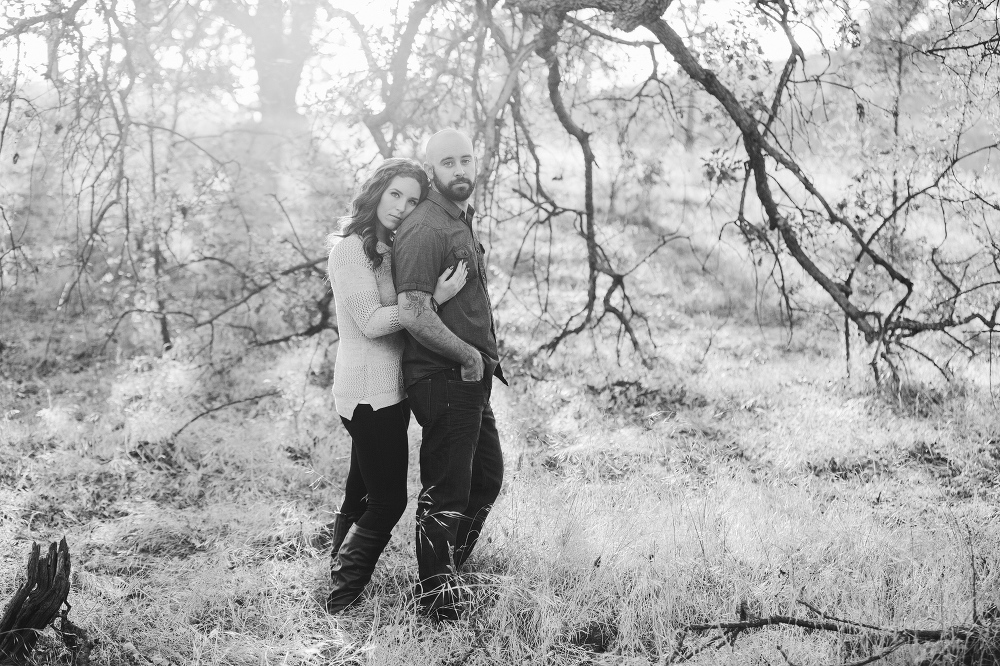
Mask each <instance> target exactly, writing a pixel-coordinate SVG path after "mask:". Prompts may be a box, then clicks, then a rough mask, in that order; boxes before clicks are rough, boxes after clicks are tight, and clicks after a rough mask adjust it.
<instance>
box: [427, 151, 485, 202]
mask: <svg viewBox="0 0 1000 666" xmlns="http://www.w3.org/2000/svg"><path fill="white" fill-rule="evenodd" d="M440 139H441V140H439V141H437V142H436V143H435V145H434V146H433V148H429V150H428V154H427V159H428V163H427V166H429V167H430V168H429V170H428V174H427V175H428V176H430V177H431V181H432V182H433V183H434V189H436V190H437V191H438V192H440V193H441V195H442V196H443V197H445V198H446V199H450V200H451V201H454V202H456V203H462V202H464V201H468V200H469V198H471V197H472V193H473V192H474V191H475V189H476V158H475V157H473V155H472V143H471V142H470V141H469V140H468V139H467V138H466V137H464V136H462V135H460V134H456V135H454V136H447V137H441V138H440Z"/></svg>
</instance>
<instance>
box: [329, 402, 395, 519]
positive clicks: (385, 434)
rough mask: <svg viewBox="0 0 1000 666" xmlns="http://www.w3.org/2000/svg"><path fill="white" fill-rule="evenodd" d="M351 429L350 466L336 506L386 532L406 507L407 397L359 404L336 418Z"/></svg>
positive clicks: (349, 515)
mask: <svg viewBox="0 0 1000 666" xmlns="http://www.w3.org/2000/svg"><path fill="white" fill-rule="evenodd" d="M340 420H341V421H343V423H344V427H346V428H347V432H349V433H350V435H351V441H352V444H351V469H350V471H349V472H348V473H347V484H346V487H345V489H344V503H343V505H341V507H340V512H341V513H342V514H344V515H345V516H346V517H347V518H349V519H351V520H352V521H353V522H357V524H358V525H359V526H360V527H363V528H365V529H366V530H372V531H373V532H382V533H388V532H391V531H392V528H393V527H394V526H395V525H396V523H397V522H399V519H400V517H401V516H402V515H403V512H404V511H406V465H407V454H408V451H407V444H406V428H407V426H409V424H410V406H409V403H407V401H406V400H403V401H402V402H400V403H397V404H395V405H390V406H389V407H384V408H382V409H379V410H372V407H371V405H364V404H362V405H358V406H357V407H355V408H354V415H353V416H352V417H351V419H349V420H348V419H345V418H343V417H341V419H340Z"/></svg>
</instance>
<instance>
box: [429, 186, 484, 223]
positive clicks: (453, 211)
mask: <svg viewBox="0 0 1000 666" xmlns="http://www.w3.org/2000/svg"><path fill="white" fill-rule="evenodd" d="M427 198H428V199H430V200H431V201H433V202H434V203H436V204H437V205H438V206H440V207H441V208H443V209H444V211H445V212H446V213H448V214H449V215H451V216H452V217H453V218H454V219H456V220H460V219H462V215H463V214H464V215H466V219H469V220H471V219H472V218H473V217H474V216H475V215H476V209H475V208H474V207H473V206H472V205H471V204H468V211H465V210H462V209H461V208H459V207H458V204H456V203H455V202H454V201H452V200H451V199H446V198H445V197H444V195H442V194H441V193H440V192H438V191H437V190H434V189H432V190H431V191H430V192H428V193H427Z"/></svg>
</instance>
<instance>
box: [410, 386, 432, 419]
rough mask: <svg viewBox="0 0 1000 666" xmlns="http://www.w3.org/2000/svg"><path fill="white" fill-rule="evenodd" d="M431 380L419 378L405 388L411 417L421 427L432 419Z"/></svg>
mask: <svg viewBox="0 0 1000 666" xmlns="http://www.w3.org/2000/svg"><path fill="white" fill-rule="evenodd" d="M433 388H434V387H433V382H432V381H431V380H429V379H421V380H420V381H418V382H414V383H413V384H411V385H410V387H409V388H408V389H406V397H407V400H408V402H409V407H410V411H412V412H413V418H415V419H416V420H417V423H418V424H420V427H421V428H424V427H426V426H427V424H429V423H430V422H431V421H433V420H434V390H433Z"/></svg>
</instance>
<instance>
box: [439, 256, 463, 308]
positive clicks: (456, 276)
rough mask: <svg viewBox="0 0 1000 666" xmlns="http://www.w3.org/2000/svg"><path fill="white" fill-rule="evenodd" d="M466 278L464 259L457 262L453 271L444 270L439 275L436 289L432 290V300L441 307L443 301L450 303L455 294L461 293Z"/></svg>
mask: <svg viewBox="0 0 1000 666" xmlns="http://www.w3.org/2000/svg"><path fill="white" fill-rule="evenodd" d="M468 276H469V267H468V266H467V265H466V264H465V260H464V259H463V260H462V261H460V262H458V264H457V265H456V266H455V270H454V271H452V270H451V269H445V271H444V273H441V277H439V278H438V283H437V287H436V288H435V289H434V300H435V301H436V302H437V304H438V305H443V304H444V303H445V301H450V300H451V299H452V298H454V297H455V294H457V293H458V292H460V291H462V287H464V286H465V280H466V278H467V277H468Z"/></svg>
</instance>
